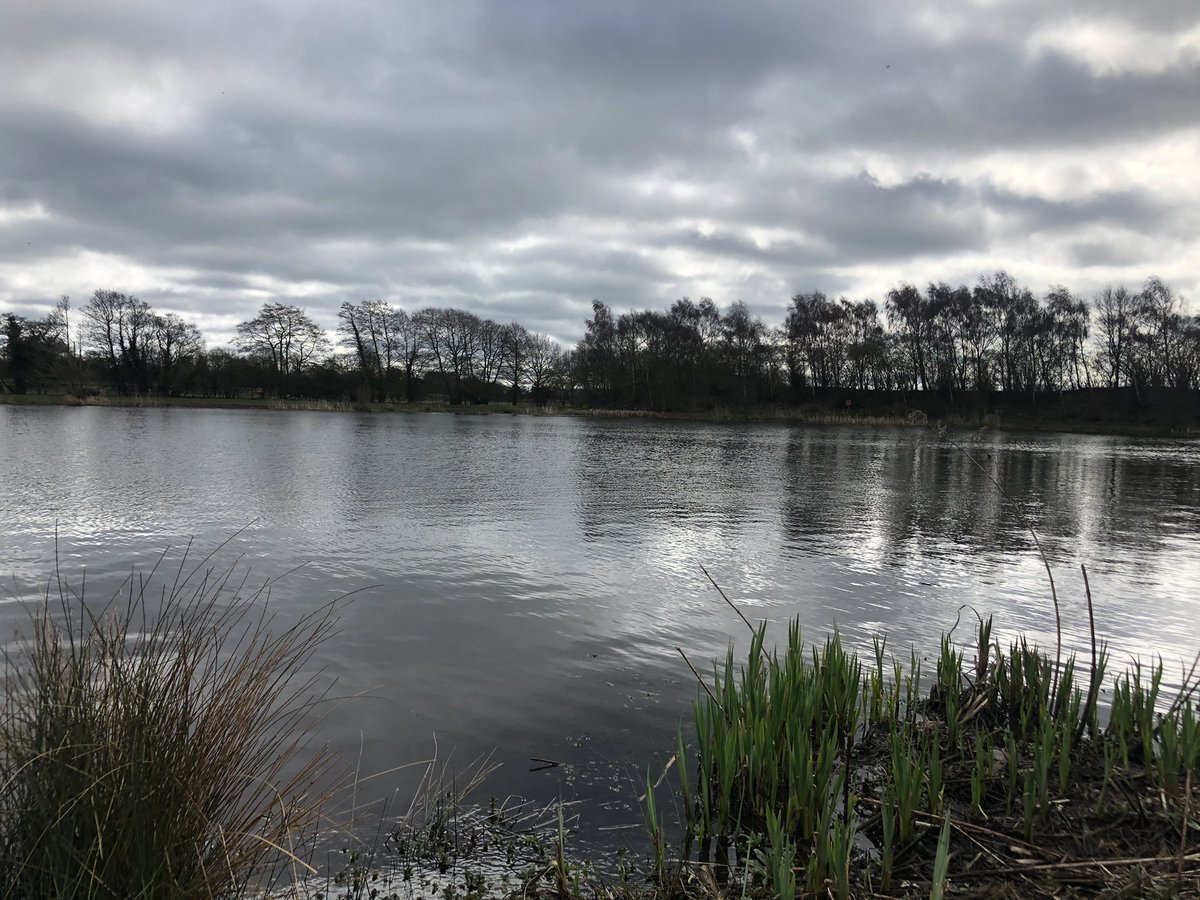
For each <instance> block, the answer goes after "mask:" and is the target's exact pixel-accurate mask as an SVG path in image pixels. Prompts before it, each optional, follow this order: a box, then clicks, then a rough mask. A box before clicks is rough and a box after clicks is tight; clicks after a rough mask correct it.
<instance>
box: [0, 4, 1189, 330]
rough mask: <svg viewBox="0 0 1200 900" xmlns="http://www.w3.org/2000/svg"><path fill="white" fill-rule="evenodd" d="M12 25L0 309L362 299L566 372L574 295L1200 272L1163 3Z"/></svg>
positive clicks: (1185, 276)
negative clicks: (392, 305) (457, 311)
mask: <svg viewBox="0 0 1200 900" xmlns="http://www.w3.org/2000/svg"><path fill="white" fill-rule="evenodd" d="M5 19H6V24H5V27H4V29H3V30H2V31H0V134H3V136H4V137H3V140H0V307H4V308H14V309H18V310H21V311H35V310H37V309H39V308H44V307H45V305H46V304H48V303H50V302H53V300H54V299H55V298H57V296H58V295H59V294H61V293H71V294H73V295H74V296H75V297H76V299H77V301H78V300H81V299H82V298H85V297H86V296H87V295H88V294H89V293H90V292H91V290H92V289H94V288H95V287H101V286H104V287H114V288H120V289H127V290H133V291H136V292H138V293H140V294H141V295H142V296H143V297H145V298H146V299H148V300H150V301H151V302H154V303H156V304H158V305H162V306H163V308H170V309H173V310H176V311H179V312H181V313H184V314H190V315H193V316H196V317H198V318H201V319H202V320H203V321H204V322H205V323H206V324H209V325H211V326H212V327H214V328H217V329H222V328H223V329H226V330H228V329H231V328H232V325H233V324H234V323H236V321H237V320H238V319H239V318H241V317H245V316H248V315H250V314H251V313H252V312H253V310H254V309H255V308H256V307H257V305H258V304H259V303H261V302H262V300H263V297H264V293H263V292H264V291H265V292H267V294H268V295H278V296H280V297H281V298H284V299H288V300H292V301H294V302H299V303H302V304H304V305H306V306H308V307H310V308H311V309H312V310H313V311H314V313H315V314H316V315H317V316H318V317H319V318H322V319H323V321H325V322H326V323H329V324H331V323H332V321H333V315H334V313H335V311H336V309H337V307H338V305H339V304H340V303H341V302H342V301H343V300H346V299H361V298H364V297H380V296H382V297H389V298H391V299H393V300H395V301H397V302H399V303H401V304H402V305H404V306H406V307H417V306H421V305H426V304H439V305H440V304H457V305H462V306H466V307H469V308H472V309H474V310H476V311H478V312H480V313H481V314H484V315H489V316H492V317H493V318H498V319H509V318H517V319H519V320H520V321H522V322H524V323H525V324H527V325H530V326H531V327H535V328H540V329H543V330H546V331H548V332H550V333H553V334H555V335H556V336H559V337H561V338H563V339H564V340H567V339H572V338H574V337H575V336H577V335H578V334H579V332H580V331H581V330H582V322H583V319H584V318H586V316H587V315H588V314H589V309H590V307H589V304H590V302H591V299H592V298H593V297H597V298H600V299H604V300H605V301H607V302H609V303H611V304H612V305H613V306H614V307H616V308H631V307H645V306H661V305H663V304H665V303H667V302H670V300H671V299H674V298H676V297H678V296H682V295H685V294H687V295H692V296H699V295H700V294H702V293H709V294H711V295H713V296H714V299H716V300H718V301H719V302H721V303H728V302H730V301H732V300H735V299H740V300H744V301H746V302H747V303H749V304H750V305H751V307H752V308H753V309H755V310H757V311H761V312H762V314H764V315H765V316H767V317H768V318H771V319H774V320H778V318H780V316H781V315H782V308H783V305H784V303H785V302H786V300H787V297H788V296H789V295H790V294H792V293H794V292H796V291H800V290H808V289H812V288H815V287H820V288H822V289H824V290H826V291H828V292H830V293H842V292H850V293H872V294H875V295H876V296H879V295H881V294H882V292H883V291H884V290H886V289H887V287H889V286H890V285H891V284H893V283H894V282H895V281H897V280H899V279H900V278H914V279H916V280H919V281H921V280H929V279H938V278H943V277H945V278H949V279H953V273H959V272H978V271H980V270H981V269H988V268H1000V267H1005V268H1008V269H1010V270H1012V271H1013V272H1014V273H1016V274H1017V275H1018V276H1019V277H1027V278H1031V279H1032V278H1038V279H1047V280H1050V281H1055V282H1063V283H1066V284H1072V283H1073V280H1074V279H1073V276H1074V275H1075V273H1076V270H1079V269H1083V270H1099V269H1103V270H1105V272H1106V273H1109V274H1112V273H1115V274H1117V275H1122V274H1123V273H1124V272H1125V270H1126V269H1128V272H1127V274H1124V276H1123V277H1127V280H1129V281H1131V282H1137V281H1140V280H1141V278H1142V277H1144V275H1145V274H1146V272H1145V271H1143V270H1142V269H1143V267H1144V268H1147V269H1149V270H1154V271H1158V272H1159V273H1160V274H1164V276H1166V277H1170V278H1173V279H1174V280H1175V282H1176V285H1177V287H1179V288H1180V289H1181V290H1182V291H1183V292H1184V293H1185V294H1189V293H1191V294H1195V293H1196V292H1197V290H1198V289H1200V281H1197V279H1198V278H1200V276H1198V275H1197V273H1196V272H1194V271H1188V270H1187V269H1186V268H1184V264H1183V262H1181V260H1186V259H1188V258H1192V259H1194V258H1197V257H1198V256H1200V246H1198V245H1197V243H1196V239H1195V237H1193V235H1194V234H1195V228H1194V227H1193V226H1194V213H1193V212H1190V210H1193V209H1194V208H1195V204H1196V202H1197V201H1198V200H1200V179H1198V178H1197V176H1195V175H1194V174H1193V172H1192V165H1191V163H1192V160H1193V159H1194V154H1195V152H1196V149H1197V144H1198V143H1200V138H1197V136H1196V132H1195V125H1194V121H1195V97H1196V96H1200V56H1198V55H1197V53H1196V51H1195V50H1194V49H1193V50H1192V51H1190V55H1189V51H1187V50H1186V49H1179V48H1176V49H1177V50H1178V52H1177V53H1174V55H1173V56H1172V55H1170V54H1166V55H1165V56H1163V54H1164V52H1165V51H1164V50H1163V48H1164V47H1168V48H1169V47H1170V46H1173V45H1172V44H1171V43H1170V42H1172V41H1178V40H1180V39H1181V38H1180V36H1181V35H1186V34H1189V33H1191V34H1193V35H1200V9H1197V7H1196V6H1195V4H1194V3H1192V2H1185V0H1179V2H1169V0H1162V2H1149V3H1142V4H1136V5H1135V4H1128V3H1121V2H1117V0H1100V2H1096V3H1091V2H1089V3H1084V2H1083V0H1060V2H1052V3H1041V2H1034V0H1013V2H1008V3H999V4H997V3H974V2H969V0H962V2H959V0H954V2H946V0H919V2H915V3H912V4H892V3H885V2H883V0H852V2H847V3H843V4H818V5H811V4H808V5H805V4H770V3H765V2H764V3H744V4H696V3H693V2H689V0H663V2H656V3H653V4H647V3H643V2H640V0H612V2H605V3H600V2H596V3H591V2H587V3H573V4H564V3H559V2H552V0H513V2H511V3H502V4H501V3H488V2H483V0H479V2H463V3H455V4H445V3H441V2H433V0H427V2H421V0H414V2H411V3H405V4H402V5H396V4H392V3H387V2H383V0H349V2H346V3H341V4H319V3H315V2H311V3H310V2H297V3H293V4H265V3H255V4H244V3H232V2H227V3H225V2H218V3H213V4H204V5H202V6H192V7H179V6H174V5H165V4H151V3H148V2H129V3H122V4H116V5H113V4H89V3H83V2H82V0H80V2H77V3H66V2H64V3H54V4H38V3H16V4H10V6H9V8H7V9H6V16H5ZM1189 29H1192V31H1191V32H1189ZM1063 35H1066V36H1067V38H1070V40H1068V39H1067V38H1064V37H1063ZM1079 35H1083V36H1084V37H1085V38H1086V39H1087V40H1084V41H1083V42H1082V43H1080V41H1079V40H1076V38H1078V37H1079ZM1088 41H1091V43H1090V44H1089V43H1088ZM1139 41H1140V42H1143V44H1144V46H1143V44H1139ZM1145 42H1151V43H1145ZM1153 42H1157V43H1153ZM1164 42H1166V43H1164ZM1194 46H1195V42H1193V47H1194ZM1155 54H1158V56H1155ZM1159 56H1161V57H1162V61H1161V64H1158V63H1155V62H1154V60H1155V59H1157V58H1158V57H1159ZM1168 57H1169V58H1168ZM1098 60H1100V61H1102V62H1103V64H1102V65H1101V64H1098V63H1097V61H1098ZM1113 60H1115V62H1113ZM997 160H999V163H997V162H996V161H997ZM996 165H1002V169H1003V171H996V170H995V168H996ZM1110 172H1119V173H1120V177H1119V178H1116V177H1115V176H1110V175H1108V173H1110ZM1123 234H1124V235H1153V236H1156V237H1157V238H1159V239H1160V245H1161V246H1162V248H1163V249H1162V251H1161V252H1162V257H1161V259H1159V258H1153V254H1152V253H1151V252H1150V251H1149V250H1148V249H1147V248H1148V247H1150V246H1152V244H1153V242H1147V241H1142V242H1140V243H1139V244H1138V251H1137V252H1136V253H1131V252H1130V251H1129V250H1128V247H1129V244H1130V242H1129V241H1126V240H1123V239H1122V238H1121V235H1123ZM1031 235H1037V236H1038V243H1037V244H1036V245H1031V244H1030V240H1031V237H1030V236H1031ZM1181 250H1182V252H1181ZM1035 255H1036V257H1037V259H1036V264H1035V263H1034V261H1033V260H1031V257H1032V256H1035ZM1134 268H1136V269H1137V271H1134ZM1089 277H1090V276H1089V275H1087V273H1086V272H1080V273H1079V278H1080V279H1081V280H1082V281H1084V282H1086V281H1087V280H1088V278H1089ZM1034 287H1035V289H1041V287H1043V285H1041V284H1035V285H1034ZM218 337H219V336H218Z"/></svg>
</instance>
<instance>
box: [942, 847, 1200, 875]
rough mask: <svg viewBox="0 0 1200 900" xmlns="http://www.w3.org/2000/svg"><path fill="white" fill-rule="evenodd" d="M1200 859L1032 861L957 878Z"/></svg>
mask: <svg viewBox="0 0 1200 900" xmlns="http://www.w3.org/2000/svg"><path fill="white" fill-rule="evenodd" d="M1198 861H1200V853H1190V854H1188V855H1187V856H1132V857H1129V858H1127V859H1085V860H1077V861H1074V862H1056V863H1031V864H1030V865H1027V866H1009V867H1008V868H1005V869H976V870H975V871H974V872H961V873H958V874H957V875H955V876H954V877H955V878H978V877H986V876H989V875H1016V874H1019V873H1025V872H1055V871H1069V870H1071V869H1106V868H1108V867H1109V866H1150V865H1155V864H1156V863H1173V862H1178V863H1179V864H1180V865H1182V864H1183V863H1185V862H1198Z"/></svg>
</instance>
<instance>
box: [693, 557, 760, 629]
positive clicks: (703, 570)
mask: <svg viewBox="0 0 1200 900" xmlns="http://www.w3.org/2000/svg"><path fill="white" fill-rule="evenodd" d="M700 571H701V572H703V573H704V577H705V578H707V579H708V580H709V582H710V583H711V584H712V586H713V587H715V588H716V589H717V593H718V594H720V595H721V599H722V600H724V601H725V602H726V603H728V604H729V608H730V609H732V610H733V611H734V612H735V613H737V614H738V618H740V619H741V620H742V621H743V622H745V623H746V627H747V628H749V629H750V633H751V634H754V633H755V631H754V626H753V625H751V624H750V620H749V619H747V618H746V617H745V616H744V615H743V614H742V611H741V610H740V609H738V608H737V607H736V606H734V604H733V601H732V600H730V599H729V598H728V597H727V596H725V592H724V591H723V590H721V586H720V585H719V584H717V582H716V581H715V580H713V577H712V576H711V575H709V574H708V569H706V568H704V566H703V564H702V565H701V566H700Z"/></svg>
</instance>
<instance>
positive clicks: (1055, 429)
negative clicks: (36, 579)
mask: <svg viewBox="0 0 1200 900" xmlns="http://www.w3.org/2000/svg"><path fill="white" fill-rule="evenodd" d="M0 405H6V406H67V407H71V406H75V407H82V406H88V407H117V408H134V409H146V408H160V409H232V410H254V411H263V412H359V413H398V414H402V415H417V414H422V413H446V414H450V415H473V416H484V415H522V416H572V417H578V418H606V419H655V420H665V421H678V422H707V423H712V424H720V423H726V424H728V423H776V424H781V425H814V426H852V427H872V428H878V427H884V428H893V427H903V428H929V427H938V426H945V427H947V428H952V429H956V430H981V429H990V430H996V431H1031V432H1039V433H1048V434H1086V435H1105V436H1112V437H1158V438H1180V439H1188V438H1197V437H1200V425H1181V424H1178V423H1171V424H1168V423H1147V422H1113V421H1081V420H1079V419H1075V418H1068V417H1062V418H1054V417H1052V416H1044V415H1042V416H1019V415H1018V416H1013V415H1008V416H1005V415H1002V414H998V413H990V414H986V415H980V414H978V413H974V414H972V413H966V414H953V413H952V414H950V415H946V416H944V417H941V418H939V417H936V416H934V415H928V414H926V413H924V412H921V411H919V410H914V411H913V412H911V413H909V414H908V415H903V414H899V413H895V412H889V411H871V410H866V409H856V410H853V411H849V412H843V411H841V410H829V409H821V408H814V407H813V406H790V407H788V406H780V407H759V408H748V409H734V408H729V407H717V408H714V409H711V410H705V411H691V412H667V411H657V410H641V409H610V408H605V407H569V406H558V405H550V406H544V407H537V406H533V405H531V404H528V403H521V404H512V403H504V402H498V403H486V404H460V405H454V404H450V403H439V402H429V401H417V402H415V403H408V402H393V403H353V402H349V401H340V400H338V401H335V400H282V399H274V398H256V397H255V398H251V397H240V398H217V397H156V396H147V397H138V396H110V395H94V396H89V397H79V396H74V395H68V394H0Z"/></svg>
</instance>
